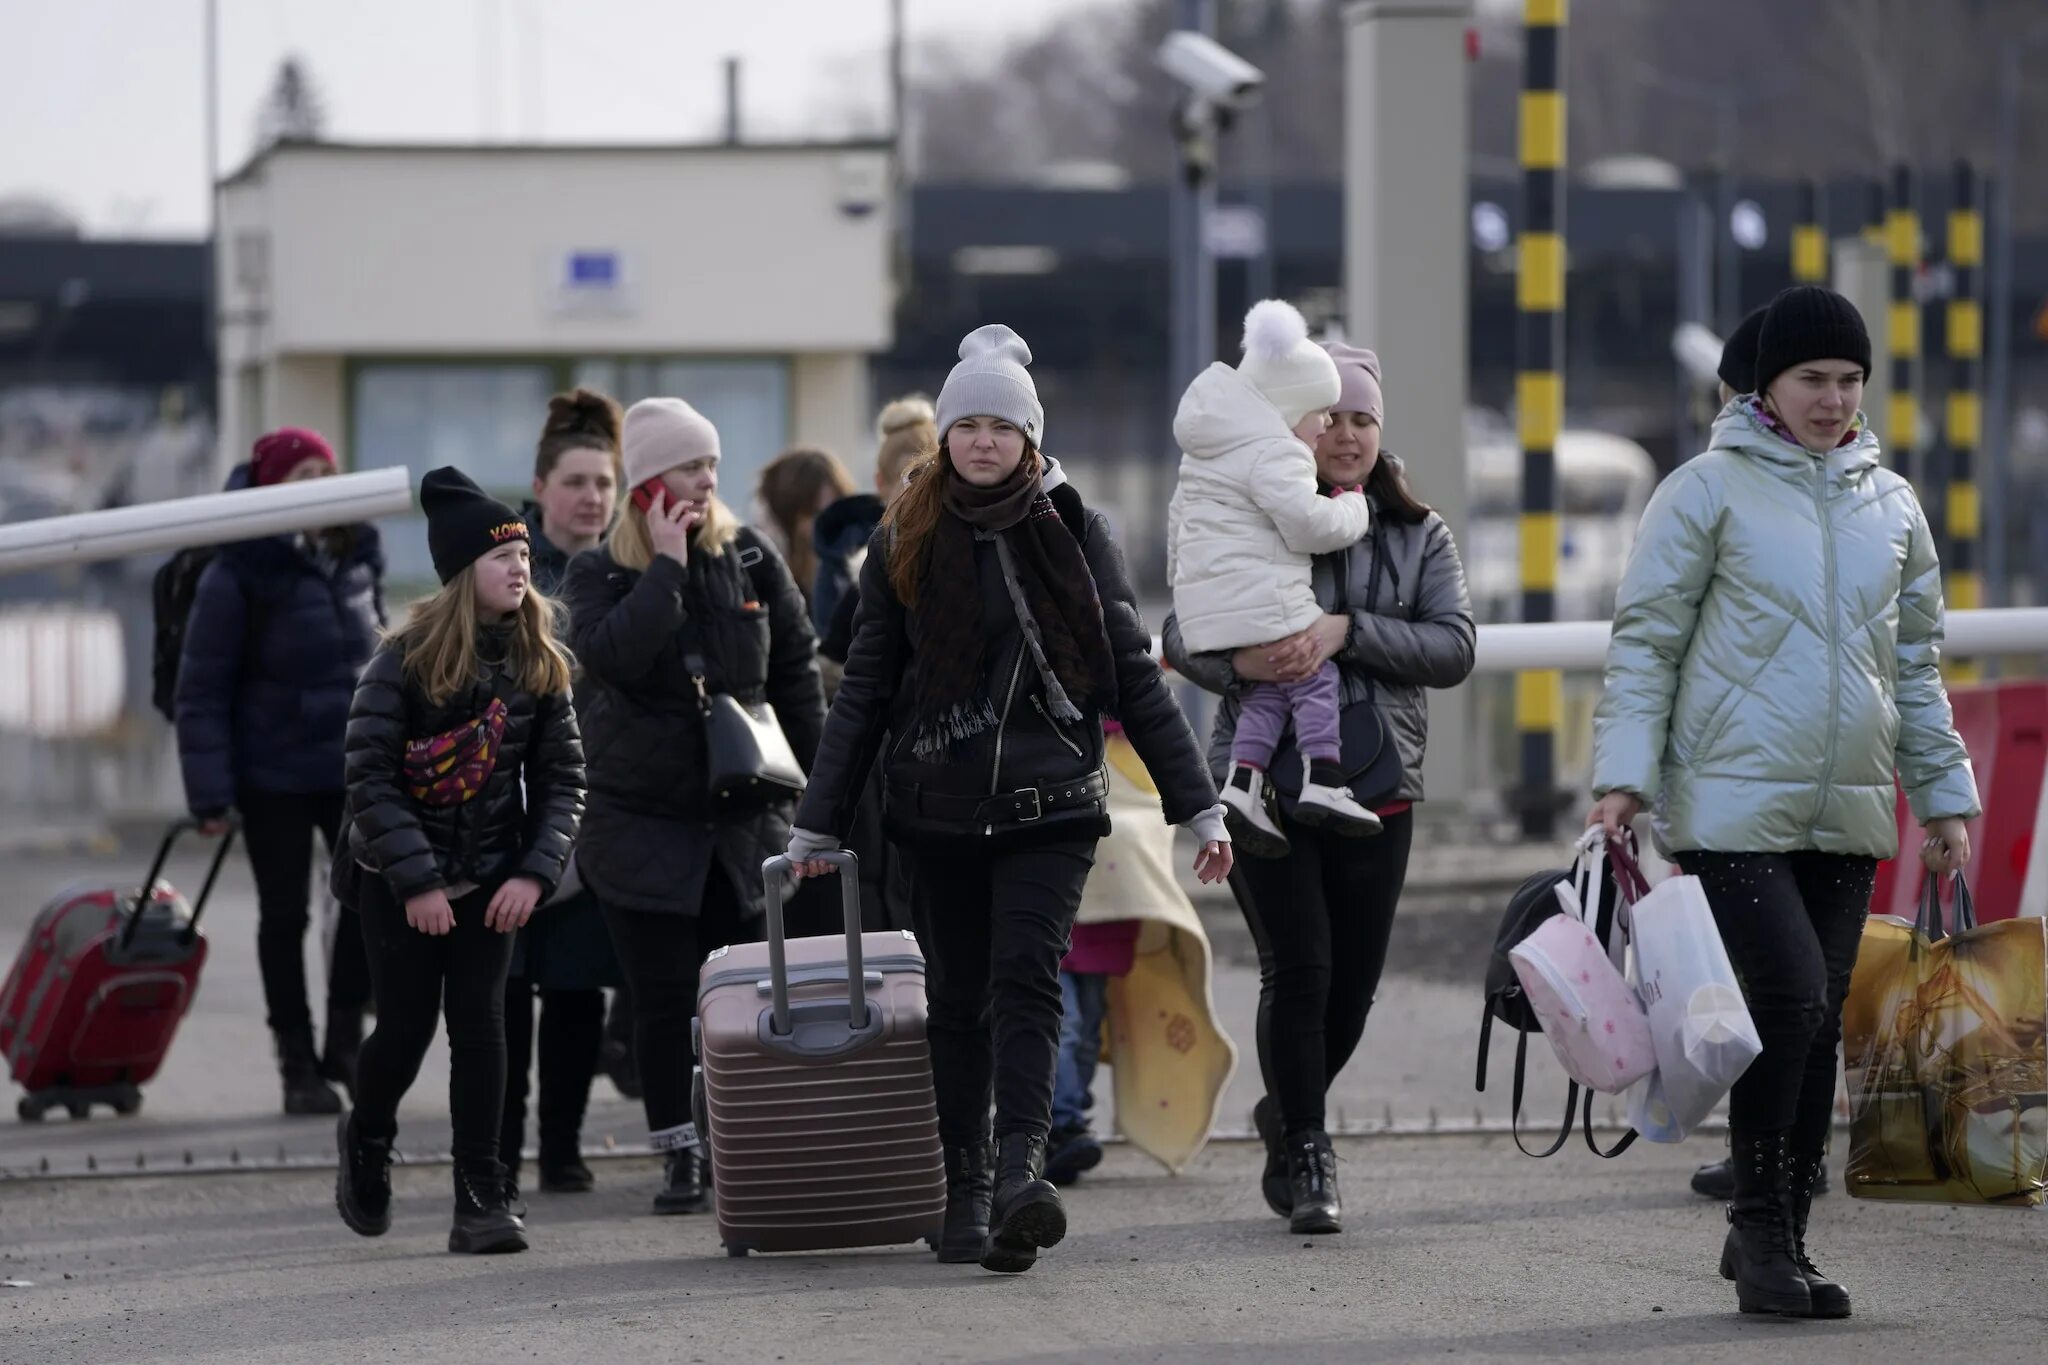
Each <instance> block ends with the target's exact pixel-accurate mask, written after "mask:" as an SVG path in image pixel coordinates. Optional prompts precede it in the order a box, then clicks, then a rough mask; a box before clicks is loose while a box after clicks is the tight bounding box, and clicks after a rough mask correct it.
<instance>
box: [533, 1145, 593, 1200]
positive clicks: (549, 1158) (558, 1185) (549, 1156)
mask: <svg viewBox="0 0 2048 1365" xmlns="http://www.w3.org/2000/svg"><path fill="white" fill-rule="evenodd" d="M540 1187H541V1188H542V1189H543V1190H545V1191H547V1192H548V1193H549V1194H587V1193H588V1192H589V1191H591V1190H592V1189H595V1188H596V1187H597V1177H596V1176H594V1175H592V1174H591V1173H590V1167H589V1166H587V1165H585V1164H584V1162H583V1154H582V1153H581V1152H578V1151H577V1150H576V1149H575V1148H573V1147H572V1148H569V1149H567V1150H566V1151H560V1152H551V1151H549V1150H548V1148H547V1147H546V1145H545V1144H543V1145H542V1147H541V1149H540Z"/></svg>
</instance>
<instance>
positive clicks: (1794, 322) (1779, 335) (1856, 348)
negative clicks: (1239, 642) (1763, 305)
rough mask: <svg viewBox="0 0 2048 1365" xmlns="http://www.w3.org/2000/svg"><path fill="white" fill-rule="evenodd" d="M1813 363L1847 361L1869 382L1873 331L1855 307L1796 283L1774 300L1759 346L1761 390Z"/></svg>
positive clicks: (1814, 286)
mask: <svg viewBox="0 0 2048 1365" xmlns="http://www.w3.org/2000/svg"><path fill="white" fill-rule="evenodd" d="M1809 360H1847V361H1849V362H1851V363H1852V364H1856V365H1860V366H1862V367H1863V379H1864V382H1865V383H1868V382H1869V380H1870V331H1869V329H1868V328H1866V327H1865V326H1864V325H1863V315H1862V314H1861V313H1859V312H1857V311H1856V305H1855V304H1853V303H1851V302H1849V300H1847V299H1845V298H1843V297H1842V296H1841V295H1840V294H1837V293H1836V292H1835V291H1834V290H1832V289H1823V288H1821V287H1820V286H1819V285H1817V284H1801V285H1795V286H1793V287H1792V288H1790V289H1787V290H1786V291H1785V292H1784V293H1782V294H1780V295H1778V297H1776V298H1775V299H1772V300H1771V306H1770V307H1769V308H1768V309H1767V310H1765V313H1764V321H1763V326H1762V328H1761V329H1760V330H1759V332H1758V335H1757V343H1756V388H1755V390H1754V391H1755V392H1757V393H1762V392H1763V391H1764V390H1765V389H1768V388H1769V387H1770V386H1771V381H1772V380H1774V379H1776V378H1777V377H1778V376H1779V375H1781V374H1783V373H1785V371H1787V370H1789V369H1791V368H1792V367H1793V366H1795V365H1804V364H1805V363H1806V362H1807V361H1809Z"/></svg>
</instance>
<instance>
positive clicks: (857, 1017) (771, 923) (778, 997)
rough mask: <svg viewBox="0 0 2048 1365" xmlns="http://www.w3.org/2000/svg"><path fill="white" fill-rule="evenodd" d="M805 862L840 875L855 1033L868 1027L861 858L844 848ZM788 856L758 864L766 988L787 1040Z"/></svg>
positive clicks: (848, 1005) (848, 988)
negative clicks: (764, 911)
mask: <svg viewBox="0 0 2048 1365" xmlns="http://www.w3.org/2000/svg"><path fill="white" fill-rule="evenodd" d="M807 861H811V862H820V863H827V864H829V865H831V866H832V867H833V868H834V869H835V870H837V872H838V874H839V891H840V903H841V904H842V906H844V908H845V911H846V1008H847V1022H848V1023H849V1024H851V1025H852V1027H853V1028H854V1030H855V1031H856V1032H857V1031H859V1030H861V1029H864V1028H866V1027H867V1026H868V992H867V973H866V971H865V969H864V968H863V966H862V963H861V953H860V878H859V876H858V875H857V874H858V871H859V868H860V859H858V858H856V857H855V856H854V855H853V854H851V853H848V852H847V851H846V850H844V849H835V850H833V851H832V852H830V853H816V854H813V855H812V856H811V858H810V859H808V860H807ZM792 866H793V865H792V864H791V862H790V860H789V859H788V857H786V856H784V855H782V854H777V855H776V856H775V857H773V858H770V859H769V860H768V861H766V862H764V863H762V864H761V880H762V881H763V882H764V883H765V884H766V889H767V892H768V988H769V990H770V992H771V993H772V995H773V1003H772V1005H771V1006H770V1008H771V1009H772V1010H773V1011H774V1018H775V1022H774V1029H775V1032H776V1033H778V1034H780V1035H781V1036H783V1037H785V1038H787V1037H788V1036H789V1034H790V1031H791V1025H790V1020H789V963H788V961H787V952H786V950H785V948H784V946H783V941H782V884H783V882H784V881H785V880H786V879H787V878H788V876H789V873H790V871H791V869H792Z"/></svg>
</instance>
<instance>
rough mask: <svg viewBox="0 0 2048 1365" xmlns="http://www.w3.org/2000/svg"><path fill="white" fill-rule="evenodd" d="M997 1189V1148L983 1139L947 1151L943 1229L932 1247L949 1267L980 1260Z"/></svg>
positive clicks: (949, 1148)
mask: <svg viewBox="0 0 2048 1365" xmlns="http://www.w3.org/2000/svg"><path fill="white" fill-rule="evenodd" d="M995 1188H996V1146H995V1144H994V1143H993V1142H989V1141H987V1140H983V1141H981V1142H973V1143H969V1144H968V1145H966V1146H965V1147H948V1148H947V1149H946V1226H945V1229H944V1230H943V1231H942V1232H940V1234H939V1244H938V1246H937V1247H936V1248H935V1250H937V1252H938V1253H939V1259H940V1260H941V1261H943V1262H945V1263H946V1264H948V1265H965V1264H967V1263H969V1262H972V1261H979V1260H980V1259H981V1247H982V1243H984V1242H986V1241H987V1240H988V1209H989V1202H990V1200H991V1199H992V1198H994V1195H995Z"/></svg>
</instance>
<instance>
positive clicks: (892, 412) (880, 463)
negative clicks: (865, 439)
mask: <svg viewBox="0 0 2048 1365" xmlns="http://www.w3.org/2000/svg"><path fill="white" fill-rule="evenodd" d="M875 435H876V436H877V437H878V438H879V439H880V441H881V446H880V448H879V449H877V450H876V451H875V473H876V474H877V476H878V481H879V482H880V483H882V484H884V485H895V486H897V487H901V486H902V484H903V480H904V477H905V475H907V474H908V473H909V471H910V467H911V465H913V464H915V463H916V462H917V461H919V460H921V459H925V458H927V457H929V456H932V455H936V454H937V453H938V449H939V416H938V413H937V412H936V411H935V410H934V409H933V407H932V400H931V399H929V398H926V397H925V396H924V395H923V394H921V393H914V394H911V395H909V396H908V397H906V398H898V399H897V400H896V401H895V402H893V403H890V404H889V405H888V406H887V407H885V408H883V409H882V415H881V416H879V417H877V418H876V419H875Z"/></svg>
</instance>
